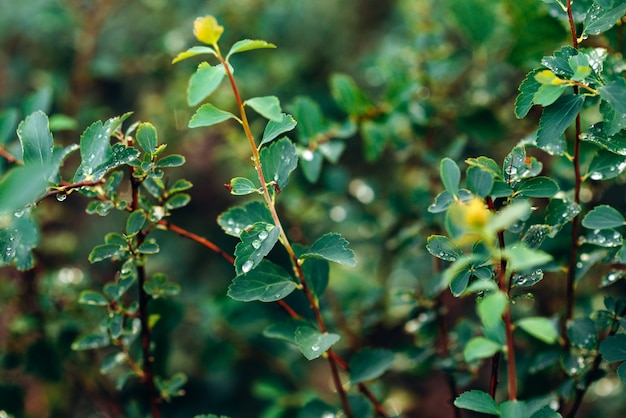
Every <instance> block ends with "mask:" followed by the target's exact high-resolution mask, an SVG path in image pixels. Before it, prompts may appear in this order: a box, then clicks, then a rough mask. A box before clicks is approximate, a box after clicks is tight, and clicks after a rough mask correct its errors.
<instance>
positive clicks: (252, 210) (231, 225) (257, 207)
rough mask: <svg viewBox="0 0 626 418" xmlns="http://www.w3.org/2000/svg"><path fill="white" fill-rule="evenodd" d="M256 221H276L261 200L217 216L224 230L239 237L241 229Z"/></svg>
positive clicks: (268, 222)
mask: <svg viewBox="0 0 626 418" xmlns="http://www.w3.org/2000/svg"><path fill="white" fill-rule="evenodd" d="M256 222H265V223H267V224H273V223H274V221H273V220H272V215H271V214H270V211H269V209H267V206H265V205H264V204H263V203H261V202H259V201H252V202H248V203H246V204H245V205H244V206H238V207H234V208H231V209H229V210H227V211H226V212H224V213H222V214H221V215H220V216H218V217H217V223H218V224H219V226H221V227H222V229H223V230H224V232H225V233H227V234H228V235H232V236H234V237H239V234H241V231H243V230H245V229H248V228H250V227H251V226H252V225H253V224H255V223H256Z"/></svg>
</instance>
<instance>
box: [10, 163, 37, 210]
mask: <svg viewBox="0 0 626 418" xmlns="http://www.w3.org/2000/svg"><path fill="white" fill-rule="evenodd" d="M47 173H48V167H43V166H37V165H34V166H23V167H14V168H12V169H10V170H9V171H8V172H7V173H6V174H5V175H4V176H3V177H2V178H0V214H7V213H13V212H17V211H20V210H22V209H24V207H25V206H26V205H29V204H31V203H34V202H35V201H36V200H37V199H38V198H39V197H41V196H42V195H43V194H44V193H45V192H46V186H47V185H48V182H47V181H46V174H47Z"/></svg>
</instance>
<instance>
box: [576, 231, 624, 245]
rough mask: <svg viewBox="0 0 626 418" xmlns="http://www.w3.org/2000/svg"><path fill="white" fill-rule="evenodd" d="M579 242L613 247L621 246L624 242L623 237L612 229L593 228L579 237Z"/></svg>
mask: <svg viewBox="0 0 626 418" xmlns="http://www.w3.org/2000/svg"><path fill="white" fill-rule="evenodd" d="M579 242H580V243H581V244H591V245H598V246H600V247H607V248H613V247H619V246H621V245H622V244H623V243H624V238H623V237H622V234H620V233H619V232H617V231H616V230H614V229H594V230H592V231H589V232H588V233H587V235H585V236H583V237H580V238H579Z"/></svg>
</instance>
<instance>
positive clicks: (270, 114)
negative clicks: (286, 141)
mask: <svg viewBox="0 0 626 418" xmlns="http://www.w3.org/2000/svg"><path fill="white" fill-rule="evenodd" d="M244 104H245V105H246V106H250V107H251V108H252V109H254V110H255V111H256V112H257V113H258V114H259V115H261V116H263V117H264V118H266V119H270V120H273V121H276V122H280V121H281V120H282V118H283V116H282V115H283V113H282V110H281V108H280V101H279V100H278V97H276V96H264V97H253V98H252V99H248V100H246V101H245V102H244Z"/></svg>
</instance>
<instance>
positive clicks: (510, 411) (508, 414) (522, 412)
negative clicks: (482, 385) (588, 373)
mask: <svg viewBox="0 0 626 418" xmlns="http://www.w3.org/2000/svg"><path fill="white" fill-rule="evenodd" d="M499 406H500V417H501V418H527V417H528V412H527V407H526V402H523V401H518V400H514V401H504V402H502V403H501V404H500V405H499Z"/></svg>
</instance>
